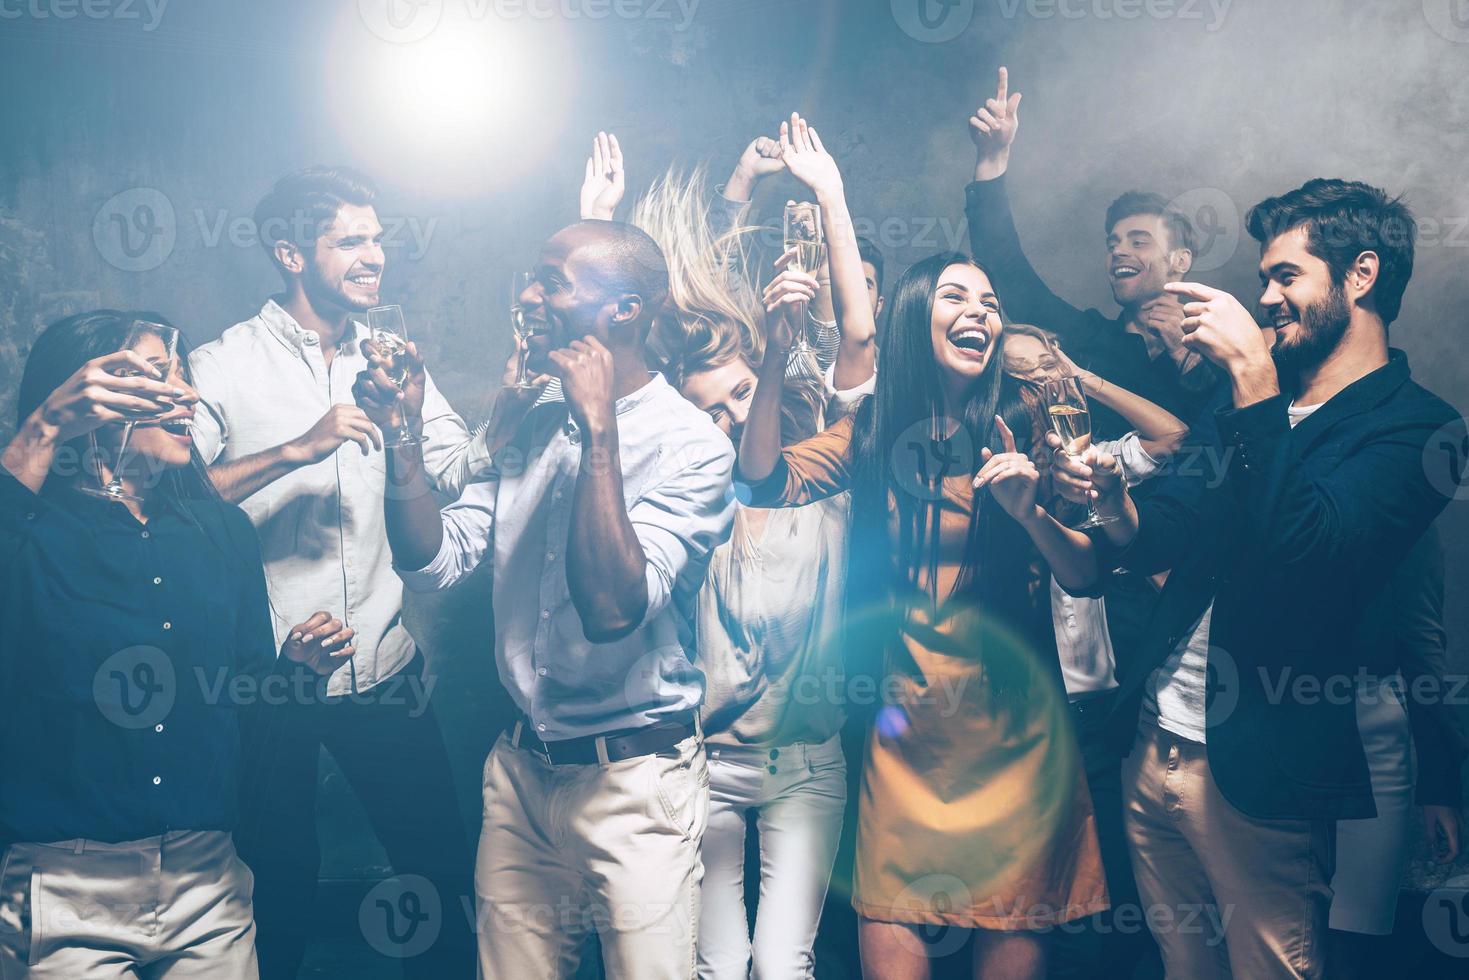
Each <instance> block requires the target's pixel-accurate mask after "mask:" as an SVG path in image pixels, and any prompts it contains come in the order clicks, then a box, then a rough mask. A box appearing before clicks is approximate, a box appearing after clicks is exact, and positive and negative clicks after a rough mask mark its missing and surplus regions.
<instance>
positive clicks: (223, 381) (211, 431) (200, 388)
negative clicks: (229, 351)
mask: <svg viewBox="0 0 1469 980" xmlns="http://www.w3.org/2000/svg"><path fill="white" fill-rule="evenodd" d="M189 379H190V382H191V383H192V384H193V386H194V390H195V391H197V392H198V393H199V398H200V400H201V401H202V404H201V405H200V406H199V407H198V409H196V410H195V412H194V426H193V429H192V434H193V437H194V448H195V449H196V450H198V452H199V457H200V458H201V459H203V460H204V463H205V465H213V464H214V462H215V461H216V460H218V459H219V456H220V454H221V453H223V452H224V447H225V444H226V443H227V442H228V441H229V429H228V427H227V426H226V424H225V410H224V406H225V399H226V397H227V396H228V394H229V373H228V372H227V371H224V370H223V369H222V368H220V366H219V364H218V362H216V361H215V359H214V355H213V354H212V353H211V352H209V351H207V350H196V351H194V352H193V353H192V354H190V355H189Z"/></svg>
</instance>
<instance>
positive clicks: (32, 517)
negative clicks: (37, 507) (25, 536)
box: [26, 511, 36, 521]
mask: <svg viewBox="0 0 1469 980" xmlns="http://www.w3.org/2000/svg"><path fill="white" fill-rule="evenodd" d="M35 519H36V514H35V511H32V512H31V513H29V514H27V515H26V520H28V521H34V520H35Z"/></svg>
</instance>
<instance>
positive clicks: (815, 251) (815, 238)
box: [785, 202, 826, 372]
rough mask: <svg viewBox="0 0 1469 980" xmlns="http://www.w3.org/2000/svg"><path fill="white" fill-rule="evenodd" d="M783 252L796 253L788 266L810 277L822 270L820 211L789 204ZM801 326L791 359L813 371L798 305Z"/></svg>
mask: <svg viewBox="0 0 1469 980" xmlns="http://www.w3.org/2000/svg"><path fill="white" fill-rule="evenodd" d="M785 250H786V251H787V252H795V253H796V257H795V259H794V260H793V261H792V262H791V267H792V268H795V269H800V270H801V271H802V272H806V273H809V274H810V275H813V276H814V275H817V274H818V273H819V272H820V271H821V265H822V262H823V261H824V260H825V257H826V256H825V250H826V245H825V243H824V242H823V241H822V239H821V208H820V206H818V205H815V204H810V203H806V202H801V203H791V204H787V205H786V209H785ZM799 321H800V324H801V325H800V327H799V328H797V330H796V342H795V344H794V345H793V346H792V347H791V354H790V356H791V360H792V361H794V362H795V363H796V364H797V365H799V366H800V367H801V369H802V370H803V371H808V372H809V371H816V370H818V369H817V368H816V350H815V348H813V347H812V346H811V343H810V342H809V341H808V340H807V339H806V330H807V322H806V321H807V316H806V304H804V303H802V304H801V311H800V315H799Z"/></svg>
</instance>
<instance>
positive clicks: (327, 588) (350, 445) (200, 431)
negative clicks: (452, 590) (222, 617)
mask: <svg viewBox="0 0 1469 980" xmlns="http://www.w3.org/2000/svg"><path fill="white" fill-rule="evenodd" d="M367 336H369V334H368V331H367V328H366V327H365V326H363V325H362V324H360V323H354V324H353V330H352V331H348V335H347V336H346V337H344V339H343V341H342V343H341V345H340V346H339V347H338V348H337V351H336V353H335V355H334V356H333V358H332V362H331V365H330V366H328V365H327V363H326V359H325V358H324V357H322V353H321V347H320V339H319V338H318V337H317V335H316V334H315V333H312V332H311V331H309V330H306V329H304V328H302V327H301V326H300V325H299V324H297V323H296V321H295V319H294V318H293V317H292V316H291V315H290V314H289V313H287V312H286V311H285V310H283V309H282V308H281V307H280V306H279V305H277V304H276V302H275V301H274V300H271V301H269V302H267V303H266V304H265V307H264V308H263V309H262V310H261V311H260V315H259V316H255V317H251V318H250V319H249V320H246V321H245V322H244V323H239V324H236V325H235V326H233V327H230V328H229V329H228V330H226V331H225V332H224V334H223V336H221V337H220V338H219V339H218V340H216V341H213V342H212V343H208V344H205V345H204V346H202V347H200V348H199V349H198V350H196V351H194V353H193V354H192V355H191V356H190V358H189V368H190V370H191V371H192V372H193V376H194V384H195V386H196V387H197V388H198V390H199V395H200V397H201V398H203V399H204V401H205V402H206V403H207V404H208V407H209V409H210V410H211V411H203V410H201V411H199V412H197V413H195V419H194V423H195V424H194V440H195V445H196V446H197V447H198V449H199V453H200V455H201V456H203V458H204V460H205V462H207V463H211V464H213V463H221V462H231V461H233V460H237V459H240V458H241V457H244V456H250V455H253V454H255V453H258V452H262V451H264V450H267V449H272V448H274V447H276V446H279V445H281V444H282V443H285V442H288V441H290V440H291V439H294V438H296V437H297V436H299V435H302V434H303V433H305V432H306V431H307V430H308V429H310V428H311V427H312V426H313V425H315V424H316V423H317V422H318V421H319V420H320V419H321V417H322V416H323V415H325V414H326V413H327V411H328V410H329V409H330V408H331V406H332V405H335V404H346V405H351V404H354V401H355V400H354V399H353V397H352V383H353V382H354V381H355V380H356V378H357V374H358V372H360V371H362V370H363V369H365V368H366V367H367V359H366V358H365V357H363V355H362V351H361V349H360V342H361V340H362V339H363V338H365V337H367ZM423 416H424V437H425V438H426V439H427V440H428V442H427V443H426V444H425V446H424V460H425V463H426V464H427V469H428V473H429V475H430V477H431V478H432V480H433V481H434V484H435V486H436V487H437V489H438V490H439V491H440V492H441V493H443V494H444V495H445V496H446V497H448V498H453V497H455V496H457V495H458V492H459V490H460V488H461V487H463V486H464V485H465V484H466V483H467V482H468V481H469V479H470V477H471V476H472V475H473V474H475V473H479V472H483V471H485V470H488V469H489V454H488V451H487V450H486V449H485V445H484V440H483V439H482V438H478V437H475V438H471V436H470V434H469V432H468V430H466V429H465V427H464V423H463V422H462V421H461V420H460V418H459V416H457V415H455V414H454V410H453V409H451V408H450V407H449V403H448V402H447V401H445V400H444V397H443V395H441V394H440V393H439V391H438V389H437V388H436V387H434V383H433V381H432V380H429V381H428V382H427V392H426V394H425V396H424V406H423ZM385 481H386V468H385V462H384V457H383V453H382V452H380V451H378V450H376V449H374V450H372V451H370V452H369V453H368V454H367V455H366V456H364V455H363V454H362V449H361V447H360V446H358V444H357V443H355V442H346V443H343V444H342V445H341V446H340V447H339V448H338V449H337V451H336V452H334V453H332V454H331V455H330V456H328V457H327V458H326V459H324V460H322V461H320V462H318V463H313V464H311V465H308V466H302V467H299V468H297V469H296V470H294V471H292V472H290V473H288V474H286V475H285V476H283V477H281V478H280V479H279V480H276V481H275V482H274V483H272V484H270V485H269V486H267V487H265V488H263V489H261V490H259V491H258V492H256V493H254V494H252V495H251V496H249V497H247V498H246V499H245V500H244V501H242V502H241V504H240V506H241V507H243V508H244V510H245V512H246V513H247V514H249V515H250V520H251V521H253V522H254V523H255V527H256V529H257V531H258V532H259V534H260V546H261V551H262V553H263V556H264V559H265V576H266V583H267V585H268V587H269V592H270V604H271V614H272V615H271V619H272V621H273V622H274V624H275V641H276V647H277V649H279V647H280V644H281V642H282V641H283V640H284V639H285V638H286V636H287V635H288V631H289V630H290V628H291V627H292V626H294V625H296V624H298V623H302V622H305V621H306V619H307V618H308V617H310V615H311V614H312V613H314V612H316V611H317V610H318V609H323V610H326V611H327V612H330V613H331V614H332V615H334V616H338V617H340V618H342V619H343V620H344V621H345V622H346V623H347V625H349V626H351V627H352V628H353V629H354V630H356V631H357V635H356V637H355V638H354V640H353V642H354V643H355V644H356V646H357V652H356V653H355V654H353V656H352V658H351V659H350V660H349V661H348V662H347V663H346V664H344V665H343V666H342V667H341V668H339V669H338V670H337V671H336V673H334V674H333V675H332V676H331V679H330V680H329V681H328V684H327V693H329V694H332V695H340V694H350V693H355V692H361V691H366V690H368V689H370V688H372V687H374V686H375V685H377V684H379V683H381V682H382V681H384V680H386V679H387V678H389V677H391V676H392V675H393V674H394V673H396V672H397V671H399V670H401V669H402V668H403V667H404V666H406V665H407V664H408V662H409V661H410V660H412V659H413V650H414V646H413V639H412V637H410V636H409V635H408V632H407V630H405V629H404V628H403V623H402V607H403V585H402V583H401V582H400V581H399V579H398V577H397V576H396V575H395V574H393V567H392V552H391V551H390V550H389V548H388V538H387V530H386V527H385V525H384V523H383V487H384V484H385Z"/></svg>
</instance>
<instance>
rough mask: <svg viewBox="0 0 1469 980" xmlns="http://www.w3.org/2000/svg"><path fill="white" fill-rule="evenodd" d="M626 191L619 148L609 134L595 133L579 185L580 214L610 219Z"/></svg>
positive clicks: (614, 138) (604, 219) (584, 216)
mask: <svg viewBox="0 0 1469 980" xmlns="http://www.w3.org/2000/svg"><path fill="white" fill-rule="evenodd" d="M626 191H627V179H626V176H625V174H624V172H623V168H622V147H621V146H620V145H619V144H618V142H617V137H616V136H613V135H612V134H611V133H598V134H597V136H596V138H595V139H593V140H592V153H591V155H590V156H589V157H587V168H586V176H585V177H584V178H583V179H582V185H581V216H582V217H583V218H595V219H599V220H603V221H611V220H612V215H613V214H614V213H615V212H616V211H617V205H619V204H621V203H622V195H623V194H624V193H625V192H626Z"/></svg>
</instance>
